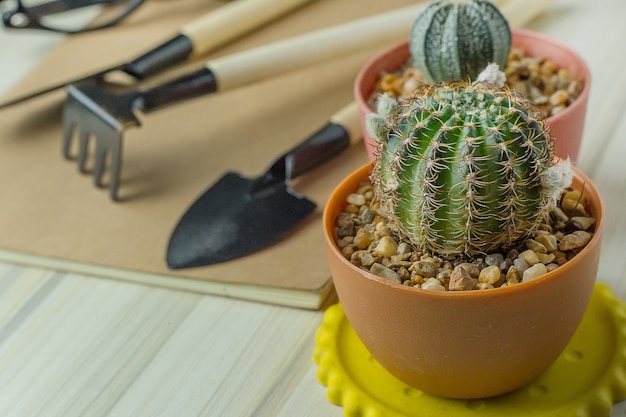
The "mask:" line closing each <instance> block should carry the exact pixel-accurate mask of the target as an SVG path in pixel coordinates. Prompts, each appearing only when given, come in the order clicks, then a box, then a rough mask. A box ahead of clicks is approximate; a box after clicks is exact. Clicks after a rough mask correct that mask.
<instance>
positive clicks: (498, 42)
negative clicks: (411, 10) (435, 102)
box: [409, 0, 511, 83]
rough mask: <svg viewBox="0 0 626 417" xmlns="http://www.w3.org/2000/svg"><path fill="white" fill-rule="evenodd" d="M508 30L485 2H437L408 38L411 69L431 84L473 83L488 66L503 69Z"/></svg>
mask: <svg viewBox="0 0 626 417" xmlns="http://www.w3.org/2000/svg"><path fill="white" fill-rule="evenodd" d="M510 49H511V30H510V28H509V24H508V22H507V21H506V19H505V17H504V16H503V15H502V13H500V11H499V10H498V9H497V8H496V6H494V5H493V4H492V3H491V2H490V1H488V0H437V1H435V2H434V3H432V4H430V5H429V6H428V7H427V8H426V9H425V10H424V12H423V13H422V14H421V15H420V16H419V17H418V18H417V20H416V21H415V23H414V25H413V29H412V30H411V34H410V36H409V50H410V52H411V58H412V60H413V65H414V66H416V67H417V68H419V69H420V70H421V71H422V73H423V74H424V76H425V77H426V79H427V80H428V81H429V82H430V83H439V82H443V81H454V80H466V79H470V80H474V79H475V77H476V76H477V75H478V74H479V73H480V71H482V70H483V68H485V66H487V64H489V63H496V64H498V65H499V67H500V68H505V67H506V63H507V59H508V55H509V51H510Z"/></svg>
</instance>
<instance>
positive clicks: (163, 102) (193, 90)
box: [136, 67, 217, 113]
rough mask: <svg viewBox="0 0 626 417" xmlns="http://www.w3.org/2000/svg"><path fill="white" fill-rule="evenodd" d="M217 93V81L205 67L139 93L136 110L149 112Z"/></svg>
mask: <svg viewBox="0 0 626 417" xmlns="http://www.w3.org/2000/svg"><path fill="white" fill-rule="evenodd" d="M216 91H217V79H216V78H215V75H214V74H213V72H212V71H211V70H210V69H208V68H207V67H203V68H201V69H199V70H197V71H194V72H191V73H189V74H185V75H183V76H181V77H179V78H176V79H174V80H172V81H170V82H168V83H166V84H163V85H160V86H158V87H155V88H153V89H151V90H148V91H144V92H142V93H141V95H140V97H139V98H138V101H137V106H136V107H137V108H138V109H140V110H141V111H143V112H146V113H148V112H150V111H153V110H157V109H160V108H162V107H165V106H168V105H171V104H174V103H178V102H180V101H185V100H189V99H192V98H195V97H201V96H204V95H208V94H211V93H214V92H216Z"/></svg>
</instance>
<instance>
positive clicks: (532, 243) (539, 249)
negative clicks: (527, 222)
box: [525, 239, 548, 253]
mask: <svg viewBox="0 0 626 417" xmlns="http://www.w3.org/2000/svg"><path fill="white" fill-rule="evenodd" d="M525 244H526V247H527V248H528V249H530V250H531V251H533V252H535V253H548V249H547V248H546V247H545V246H544V245H543V244H541V243H539V242H537V241H536V240H534V239H526V242H525Z"/></svg>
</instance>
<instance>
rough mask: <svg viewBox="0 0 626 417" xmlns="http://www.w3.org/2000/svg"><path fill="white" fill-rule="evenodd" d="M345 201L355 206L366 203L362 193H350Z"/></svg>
mask: <svg viewBox="0 0 626 417" xmlns="http://www.w3.org/2000/svg"><path fill="white" fill-rule="evenodd" d="M346 201H347V202H348V203H349V204H353V205H355V206H362V205H364V204H365V203H366V200H365V196H364V195H363V194H356V193H354V194H350V195H349V196H348V198H347V199H346Z"/></svg>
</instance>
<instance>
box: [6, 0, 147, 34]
mask: <svg viewBox="0 0 626 417" xmlns="http://www.w3.org/2000/svg"><path fill="white" fill-rule="evenodd" d="M142 3H143V0H0V10H2V21H3V22H4V25H5V26H6V27H7V28H11V29H41V30H49V31H53V32H61V33H82V32H89V31H93V30H98V29H104V28H107V27H111V26H114V25H116V24H117V23H119V22H120V21H121V20H122V19H124V18H125V17H127V16H128V15H130V14H131V13H132V12H134V11H135V10H137V8H138V7H139V6H141V4H142Z"/></svg>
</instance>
